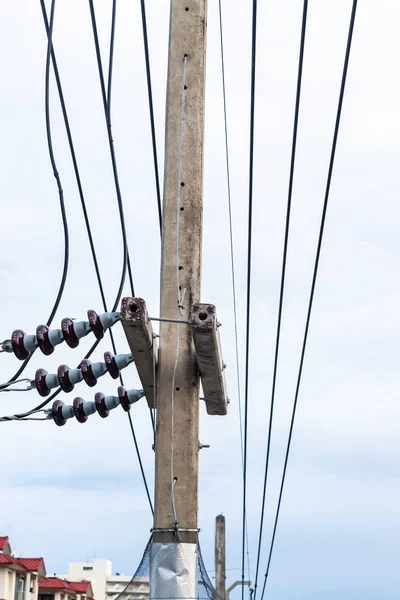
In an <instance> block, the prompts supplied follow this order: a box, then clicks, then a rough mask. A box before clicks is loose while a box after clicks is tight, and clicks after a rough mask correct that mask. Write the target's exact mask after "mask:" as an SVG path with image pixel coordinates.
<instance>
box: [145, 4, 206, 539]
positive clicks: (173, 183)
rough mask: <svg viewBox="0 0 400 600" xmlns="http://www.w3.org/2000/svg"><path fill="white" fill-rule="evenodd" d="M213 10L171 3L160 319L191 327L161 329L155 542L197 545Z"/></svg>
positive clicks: (166, 324) (164, 325) (163, 325)
mask: <svg viewBox="0 0 400 600" xmlns="http://www.w3.org/2000/svg"><path fill="white" fill-rule="evenodd" d="M206 7H207V0H172V2H171V17H170V39H169V59H168V84H167V106H166V137H165V173H164V202H163V229H162V259H161V306H160V317H161V318H164V319H181V320H182V321H184V322H185V321H186V324H185V323H184V324H181V325H178V324H176V323H173V322H162V323H161V327H160V349H159V361H158V399H157V426H156V444H155V453H156V464H155V506H154V541H155V542H176V541H181V542H188V543H193V544H196V543H197V529H198V520H197V516H198V453H199V437H198V429H199V374H198V368H197V361H196V355H195V352H194V346H193V341H192V335H191V333H190V329H189V326H188V325H187V322H188V321H189V317H190V309H191V307H192V305H193V304H196V303H198V302H199V301H200V269H201V247H202V213H203V201H202V195H203V143H204V92H205V50H206ZM178 336H179V342H178ZM174 529H175V531H174Z"/></svg>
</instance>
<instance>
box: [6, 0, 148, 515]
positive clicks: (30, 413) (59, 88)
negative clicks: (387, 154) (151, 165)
mask: <svg viewBox="0 0 400 600" xmlns="http://www.w3.org/2000/svg"><path fill="white" fill-rule="evenodd" d="M40 1H41V6H42V13H43V18H44V22H45V26H46V30H47V31H48V29H49V24H48V20H47V13H46V7H45V4H44V0H40ZM114 33H115V3H114V5H113V17H112V34H111V42H110V65H109V81H108V98H109V99H111V81H112V57H113V45H114V37H115V36H114ZM51 57H52V62H53V67H54V71H55V75H56V81H57V87H58V92H59V97H60V102H61V106H62V111H63V116H64V122H65V126H66V130H67V136H68V141H69V145H70V150H71V155H72V159H73V164H74V170H75V176H76V179H77V183H78V189H79V193H80V198H81V203H82V208H83V212H84V217H85V223H86V228H87V232H88V237H89V242H90V246H91V250H92V256H93V261H94V265H95V270H96V275H97V279H98V284H99V288H100V294H101V297H102V301H103V306H104V310H105V311H107V306H106V300H105V295H104V289H103V285H102V281H101V276H100V271H99V267H98V262H97V256H96V252H95V248H94V243H93V238H92V234H91V228H90V222H89V219H88V214H87V210H86V204H85V200H84V196H83V190H82V185H81V180H80V175H79V170H78V165H77V161H76V155H75V151H74V145H73V141H72V135H71V131H70V127H69V121H68V115H67V112H66V107H65V102H64V97H63V92H62V87H61V81H60V78H59V73H58V68H57V62H56V58H55V53H54V48H53V46H51ZM108 113H109V110H108ZM129 267H130V266H129ZM129 276H130V283H131V289H132V294H134V292H133V280H132V273H131V270H130V268H129ZM118 301H119V299H118ZM109 331H110V338H111V343H112V347H113V352H114V354H116V353H117V351H116V346H115V342H114V337H113V335H112V331H111V329H110V330H109ZM95 347H97V343H95V344H94V346H93V347H92V348H91V350H90V351H89V353H88V354H87V355H86V358H88V357H89V356H90V354H91V353H92V352H93V351H94V349H95ZM120 382H121V385H123V384H124V383H123V379H122V376H120ZM59 392H60V388H59V389H58V390H57V391H56V392H55V393H54V394H53V395H52V396H51V397H50V398H49V399H48V400H46V401H45V402H43V403H41V405H39V406H38V407H35V408H34V409H32V410H30V411H28V412H27V413H24V414H21V415H14V416H13V417H4V418H2V419H1V420H15V419H18V420H28V419H29V416H28V415H32V414H35V413H36V412H38V411H39V410H40V409H41V408H42V407H43V406H45V405H46V404H48V403H49V402H51V400H53V399H54V398H55V397H56V396H57V395H58V393H59ZM128 417H129V423H130V428H131V433H132V437H133V440H134V444H135V448H136V453H137V457H138V461H139V466H140V470H141V473H142V478H143V482H144V485H145V489H146V494H147V498H148V501H149V505H150V508H151V511H152V513H153V514H154V511H153V505H152V501H151V498H150V493H149V489H148V485H147V480H146V476H145V473H144V469H143V464H142V459H141V455H140V451H139V447H138V444H137V439H136V435H135V431H134V427H133V423H132V420H131V417H130V415H129V414H128ZM35 420H38V419H35ZM44 420H45V419H44Z"/></svg>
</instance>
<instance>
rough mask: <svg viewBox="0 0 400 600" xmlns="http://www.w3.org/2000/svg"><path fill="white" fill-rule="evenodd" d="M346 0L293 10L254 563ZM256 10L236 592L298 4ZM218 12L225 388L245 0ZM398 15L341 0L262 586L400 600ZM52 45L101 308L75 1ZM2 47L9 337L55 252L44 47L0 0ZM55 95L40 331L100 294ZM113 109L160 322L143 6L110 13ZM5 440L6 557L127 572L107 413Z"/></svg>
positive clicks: (131, 378) (241, 303)
mask: <svg viewBox="0 0 400 600" xmlns="http://www.w3.org/2000/svg"><path fill="white" fill-rule="evenodd" d="M217 4H218V3H217V0H209V13H208V62H207V96H206V142H205V180H204V254H203V282H202V283H203V287H202V300H203V301H205V302H212V303H214V304H216V306H217V310H218V315H219V319H220V321H221V322H222V323H223V327H222V330H221V335H222V341H223V349H224V355H225V361H226V363H227V365H228V368H227V376H228V385H229V395H230V398H231V404H230V411H229V415H228V416H227V417H225V418H213V417H209V416H207V415H206V413H205V410H204V407H202V410H201V441H202V442H203V443H207V444H210V445H211V448H210V449H209V450H204V451H202V453H201V455H200V527H201V528H202V533H201V537H200V541H201V545H202V548H203V553H204V556H205V559H206V563H207V566H208V569H209V570H210V572H211V571H212V569H213V568H214V566H213V543H214V519H215V516H216V515H217V514H218V513H220V512H223V513H224V514H225V516H226V519H227V541H228V564H227V568H228V569H230V570H229V571H228V579H227V583H228V584H230V583H231V581H233V580H235V579H237V578H239V577H240V568H239V567H240V564H241V458H240V437H239V417H238V395H237V391H236V383H235V382H236V372H235V352H234V329H233V312H232V292H231V275H230V251H229V229H228V204H227V186H226V171H225V155H224V128H223V104H222V85H221V68H220V55H219V22H218V6H217ZM351 4H352V2H351V0H335V1H333V0H310V2H309V19H308V25H307V37H306V48H305V57H304V78H303V90H302V100H301V112H300V123H299V138H298V156H297V162H296V172H295V179H294V193H293V212H292V217H293V219H292V227H291V238H290V243H289V256H288V272H287V277H288V279H287V288H286V299H285V305H284V316H283V330H282V339H281V341H282V344H281V356H280V365H279V374H278V384H277V397H276V419H275V421H274V429H273V438H272V451H271V470H270V486H269V488H268V494H267V508H266V511H267V513H266V526H265V539H264V544H263V553H262V560H261V574H263V573H264V570H265V566H266V559H267V551H268V546H269V540H270V534H271V526H272V520H273V514H274V510H275V507H276V501H277V494H278V489H279V481H280V476H281V470H282V463H283V457H284V450H285V444H286V439H287V432H288V427H289V420H290V413H291V407H292V403H293V396H294V388H295V383H296V374H297V369H298V363H299V356H300V349H301V341H302V335H303V330H304V322H305V315H306V308H307V302H308V295H309V289H310V282H311V273H312V267H313V261H314V256H315V247H316V240H317V234H318V227H319V220H320V215H321V207H322V201H323V194H324V188H325V181H326V175H327V168H328V161H329V152H330V145H331V141H332V135H333V127H334V119H335V112H336V107H337V99H338V92H339V85H340V77H341V70H342V66H343V59H344V51H345V43H346V36H347V31H348V24H349V18H350V11H351ZM259 5H260V6H259V27H258V58H257V61H258V63H257V90H256V135H255V171H254V174H255V185H254V230H253V234H254V245H253V280H252V302H251V309H252V324H251V351H250V359H251V362H250V389H249V464H248V512H249V515H248V529H249V542H250V561H251V571H252V575H251V577H252V578H253V579H254V571H255V560H256V549H257V540H258V528H259V516H260V505H261V492H262V479H263V469H264V459H265V445H266V435H267V427H268V414H269V401H270V400H269V398H270V388H271V375H272V365H273V362H272V361H273V351H274V335H275V329H276V317H277V302H278V293H279V278H280V261H281V254H282V242H283V232H284V220H285V209H286V196H287V186H288V175H289V160H290V148H291V135H292V124H293V111H294V100H295V86H296V75H297V61H298V47H299V39H300V27H301V13H302V2H301V0H281V2H272V1H266V2H260V3H259ZM95 6H96V9H97V11H98V25H99V32H100V38H101V45H102V51H103V59H104V64H105V65H107V61H108V53H107V46H108V39H109V27H110V16H111V2H110V1H108V0H107V1H106V0H97V1H96V2H95ZM146 6H147V13H148V30H149V44H150V53H151V67H152V75H153V89H154V102H155V115H156V128H157V142H158V149H159V159H160V166H161V168H162V165H163V156H162V149H163V136H164V107H165V86H166V64H167V44H168V18H169V2H167V1H166V0H164V1H161V0H147V2H146ZM223 10H224V29H225V36H224V42H225V58H226V84H227V103H228V120H229V122H228V127H229V144H230V154H231V167H232V172H231V176H232V180H231V183H232V203H233V230H234V243H235V256H236V263H235V265H236V274H237V287H238V326H239V337H240V339H239V347H240V365H241V377H242V381H243V372H244V339H245V282H246V244H247V237H246V236H247V229H246V218H247V202H248V192H247V188H248V138H249V96H250V85H249V84H250V42H251V2H250V0H241V1H239V0H229V2H228V1H227V0H225V2H223ZM399 19H400V6H399V3H398V2H397V1H396V0H379V1H378V0H360V2H359V6H358V11H357V17H356V24H355V30H354V38H353V48H352V54H351V59H350V67H349V74H348V81H347V89H346V95H345V101H344V108H343V115H342V123H341V129H340V134H339V142H338V148H337V156H336V163H335V168H334V174H333V180H332V190H331V197H330V204H329V209H328V216H327V222H326V231H325V238H324V243H323V249H322V256H321V263H320V272H319V277H318V282H317V289H316V296H315V305H314V312H313V316H312V322H311V329H310V336H309V345H308V350H307V355H306V361H305V366H304V377H303V382H302V387H301V391H300V397H299V406H298V414H297V419H296V424H295V430H294V437H293V443H292V454H291V458H290V463H289V468H288V474H287V485H286V488H285V492H284V497H283V503H282V510H281V520H280V523H279V527H278V533H277V539H276V546H275V552H274V556H273V559H272V564H271V571H270V578H269V581H268V587H267V591H268V592H269V595H270V597H271V598H274V599H276V600H281V599H283V598H285V599H286V600H288V599H293V600H294V599H296V600H299V599H303V598H304V599H306V598H307V599H312V600H316V599H321V600H331V599H334V598H335V599H336V598H337V597H339V595H340V597H341V598H343V600H350V599H351V600H359V599H361V598H362V599H366V598H368V599H380V600H381V599H382V598H385V600H392V599H394V598H397V597H398V588H399V585H400V575H399V569H398V556H399V552H400V541H399V540H400V516H399V510H398V505H399V503H398V497H399V493H400V483H399V475H400V468H399V460H400V450H399V444H398V430H399V424H400V418H399V417H400V408H399V407H400V403H399V399H400V381H399V375H398V365H399V358H400V353H399V349H398V343H396V340H397V339H398V337H399V333H400V320H399V316H398V306H399V304H400V284H399V277H398V265H399V260H400V242H399V236H398V230H399V227H400V210H399V204H398V198H399V176H398V159H399V142H400V117H399V111H398V107H399V105H400V84H399V79H398V71H399V69H398V56H399V55H400V38H399V36H398V22H399ZM54 45H55V50H56V55H57V59H58V63H59V70H60V75H61V79H62V84H63V87H64V93H65V100H66V104H67V110H68V114H69V117H70V123H71V129H72V135H73V139H74V142H75V145H76V153H77V158H78V162H79V168H80V171H81V177H82V182H83V187H84V192H85V197H86V202H87V205H88V211H89V214H90V219H91V223H92V227H93V231H94V240H95V244H96V249H97V253H98V257H99V262H100V269H101V274H102V277H103V280H104V285H105V290H106V295H107V301H108V302H109V304H110V305H111V304H112V302H113V301H114V297H115V295H116V291H117V287H118V281H119V276H120V269H121V260H122V244H121V234H120V228H119V221H118V213H117V203H116V196H115V189H114V183H113V179H112V170H111V162H110V157H109V151H108V145H107V137H106V128H105V122H104V115H103V109H102V104H101V94H100V86H99V81H98V75H97V67H96V62H95V53H94V45H93V38H92V33H91V27H90V20H89V8H88V3H87V2H83V1H82V0H68V1H66V0H58V2H57V3H56V14H55V26H54ZM0 51H1V56H2V60H1V61H0V79H1V82H2V85H1V88H2V93H1V97H0V106H1V110H0V119H1V138H0V158H1V165H2V169H1V171H2V172H1V178H0V197H1V206H2V219H1V225H0V227H1V231H0V239H1V248H2V251H1V252H0V273H1V297H0V302H1V304H0V306H1V319H0V328H1V332H0V333H1V338H2V339H3V338H7V337H9V336H10V334H11V332H12V330H13V329H16V328H22V329H24V330H25V331H27V332H32V333H33V332H34V330H35V328H36V326H37V325H38V324H39V323H43V322H45V321H46V320H47V318H48V315H49V313H50V310H51V307H52V305H53V302H54V299H55V296H56V292H57V289H58V285H59V280H60V276H61V269H62V262H63V235H62V224H61V218H60V210H59V204H58V194H57V188H56V184H55V180H54V178H53V175H52V170H51V165H50V161H49V156H48V149H47V142H46V131H45V113H44V76H45V59H46V35H45V29H44V25H43V21H42V16H41V10H40V2H39V0H35V1H32V0H20V1H19V2H5V1H3V2H1V3H0ZM50 102H51V123H52V132H53V142H54V151H55V156H56V161H57V165H58V169H59V172H60V176H61V180H62V184H63V188H64V192H65V202H66V209H67V214H68V221H69V227H70V237H71V260H70V269H69V274H68V280H67V285H66V289H65V294H64V296H63V299H62V302H61V305H60V309H59V311H58V314H57V316H56V319H55V325H57V326H58V325H59V323H60V320H61V318H62V317H65V316H71V317H76V318H84V317H85V314H86V311H87V309H88V308H94V309H95V310H97V311H101V301H100V295H99V291H98V287H97V283H96V279H95V275H94V270H93V266H92V262H91V256H90V250H89V245H88V241H87V237H86V232H85V228H84V222H83V218H82V211H81V206H80V200H79V196H78V191H77V186H76V182H75V179H74V173H73V169H72V163H71V159H70V155H69V150H68V145H67V140H66V135H65V130H64V126H63V122H62V116H61V112H60V107H59V102H58V97H57V93H56V89H55V87H54V81H53V80H52V82H51V96H50ZM112 120H113V132H114V139H115V145H116V154H117V159H118V168H119V173H120V180H121V189H122V195H123V199H124V206H125V211H126V219H127V231H128V238H129V247H130V253H131V260H132V269H133V276H134V281H135V287H136V293H137V295H139V296H142V297H144V298H145V299H146V301H147V303H148V306H149V309H150V312H151V313H153V314H157V312H158V294H159V263H160V256H159V255H160V240H159V233H158V223H157V211H156V196H155V186H154V174H153V166H152V150H151V138H150V127H149V117H148V106H147V89H146V79H145V65H144V54H143V41H142V33H141V17H140V7H139V2H138V1H136V2H128V1H127V0H120V2H119V3H118V13H117V29H116V47H115V74H114V89H113V106H112ZM126 293H128V288H126ZM114 331H115V334H116V338H117V342H118V348H119V350H120V351H122V352H124V351H127V345H126V342H125V340H124V336H123V335H122V332H121V328H120V327H119V326H118V325H117V326H116V327H115V328H114ZM90 343H91V339H90V338H86V339H85V340H83V341H82V342H81V344H80V346H79V349H78V350H74V351H72V350H71V349H69V348H66V347H59V348H58V349H57V351H56V352H55V353H54V354H53V355H52V356H51V357H48V358H46V357H43V355H41V354H40V353H37V354H36V355H35V356H34V358H33V359H32V361H31V363H30V365H29V367H28V368H27V370H26V374H27V376H28V377H33V375H34V373H35V370H36V369H37V368H39V367H45V368H46V369H47V370H48V371H49V372H55V371H56V369H57V367H58V365H59V364H61V363H63V362H65V363H67V364H69V365H70V366H73V365H74V364H75V363H77V362H79V359H80V358H81V357H82V356H83V355H84V353H85V352H86V351H87V349H88V348H89V346H90ZM108 349H110V347H109V342H108V340H105V341H104V342H103V343H102V345H101V346H99V348H98V350H97V352H96V354H95V355H94V358H95V359H96V360H101V358H102V354H103V352H104V351H105V350H108ZM18 366H19V362H18V361H17V360H16V359H15V357H14V356H13V355H5V354H2V355H1V358H0V378H1V381H6V380H8V379H9V378H10V377H11V376H12V375H13V373H14V372H15V371H16V369H17V367H18ZM125 377H126V383H127V385H128V386H129V387H134V386H138V383H139V382H138V378H137V375H136V373H135V369H134V368H131V369H128V370H127V371H126V372H125ZM97 389H98V390H99V391H103V392H107V393H114V392H115V389H116V385H115V383H113V382H112V380H110V379H107V378H106V377H105V378H104V379H103V380H101V382H100V383H99V384H98V388H97ZM78 393H79V394H80V395H82V396H83V397H85V398H86V399H87V400H90V399H92V396H93V391H91V390H89V389H88V388H86V387H85V386H84V387H81V388H79V392H78ZM70 399H71V400H72V398H71V397H68V400H70ZM63 400H64V401H66V399H65V398H63ZM38 402H39V401H38V396H37V393H36V392H34V391H32V392H28V393H25V394H22V393H20V394H17V393H10V394H2V395H1V397H0V406H1V414H3V415H6V414H12V413H14V412H19V411H21V410H25V409H29V408H31V407H32V406H34V405H35V404H38ZM132 417H133V420H134V424H135V427H136V432H137V437H138V441H139V445H140V449H141V454H142V458H143V462H144V466H145V470H146V474H147V477H148V480H149V483H150V485H151V488H153V460H154V456H153V452H152V450H151V443H152V439H151V429H150V421H149V417H148V411H147V409H146V405H145V402H144V401H143V402H141V403H139V404H137V405H135V406H134V408H133V409H132ZM0 440H1V447H2V458H1V474H2V477H1V480H0V498H1V502H0V504H1V513H0V534H3V535H5V534H8V535H9V536H10V538H11V543H12V545H13V548H14V549H19V550H20V552H21V553H22V554H24V555H29V556H32V555H33V556H37V555H41V556H44V557H45V562H46V567H47V571H48V572H49V573H52V572H66V570H67V564H68V562H69V561H83V560H87V559H88V560H91V559H92V558H93V557H98V558H110V559H111V560H112V561H113V566H114V570H117V571H119V572H121V573H122V572H124V573H132V572H133V571H134V570H135V568H136V566H137V563H138V561H139V560H140V556H141V554H142V552H143V549H144V547H145V544H146V542H147V539H148V536H149V530H150V528H151V526H152V522H151V514H150V511H149V507H148V504H147V499H146V497H145V493H144V488H143V484H142V481H141V476H140V472H139V469H138V463H137V458H136V455H135V450H134V446H133V442H132V438H131V435H130V431H129V427H128V422H127V418H126V415H125V414H124V413H123V411H122V410H115V411H113V412H112V414H111V415H110V417H109V418H108V419H106V420H102V419H100V418H98V417H96V416H93V417H92V418H90V419H89V421H88V422H87V423H86V424H85V426H82V425H80V424H79V423H77V422H75V421H70V422H68V424H67V425H66V426H65V427H63V428H57V427H56V426H55V425H54V424H53V423H52V422H43V423H42V422H39V423H29V422H27V423H3V424H1V428H0ZM210 575H212V573H210Z"/></svg>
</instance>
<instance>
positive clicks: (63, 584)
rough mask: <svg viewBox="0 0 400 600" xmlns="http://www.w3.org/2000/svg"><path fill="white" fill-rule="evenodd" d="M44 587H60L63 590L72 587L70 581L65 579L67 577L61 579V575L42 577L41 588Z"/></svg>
mask: <svg viewBox="0 0 400 600" xmlns="http://www.w3.org/2000/svg"><path fill="white" fill-rule="evenodd" d="M42 588H51V589H56V588H60V589H63V590H69V589H71V588H70V587H69V582H68V581H65V579H60V578H59V577H42V579H41V580H40V581H39V589H42Z"/></svg>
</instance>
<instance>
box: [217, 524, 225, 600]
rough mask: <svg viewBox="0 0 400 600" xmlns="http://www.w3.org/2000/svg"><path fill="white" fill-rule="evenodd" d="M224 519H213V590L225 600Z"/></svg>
mask: <svg viewBox="0 0 400 600" xmlns="http://www.w3.org/2000/svg"><path fill="white" fill-rule="evenodd" d="M225 560H226V559H225V517H224V516H223V515H218V516H217V518H216V519H215V589H216V590H217V594H218V596H219V597H220V598H222V599H223V600H225Z"/></svg>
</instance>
